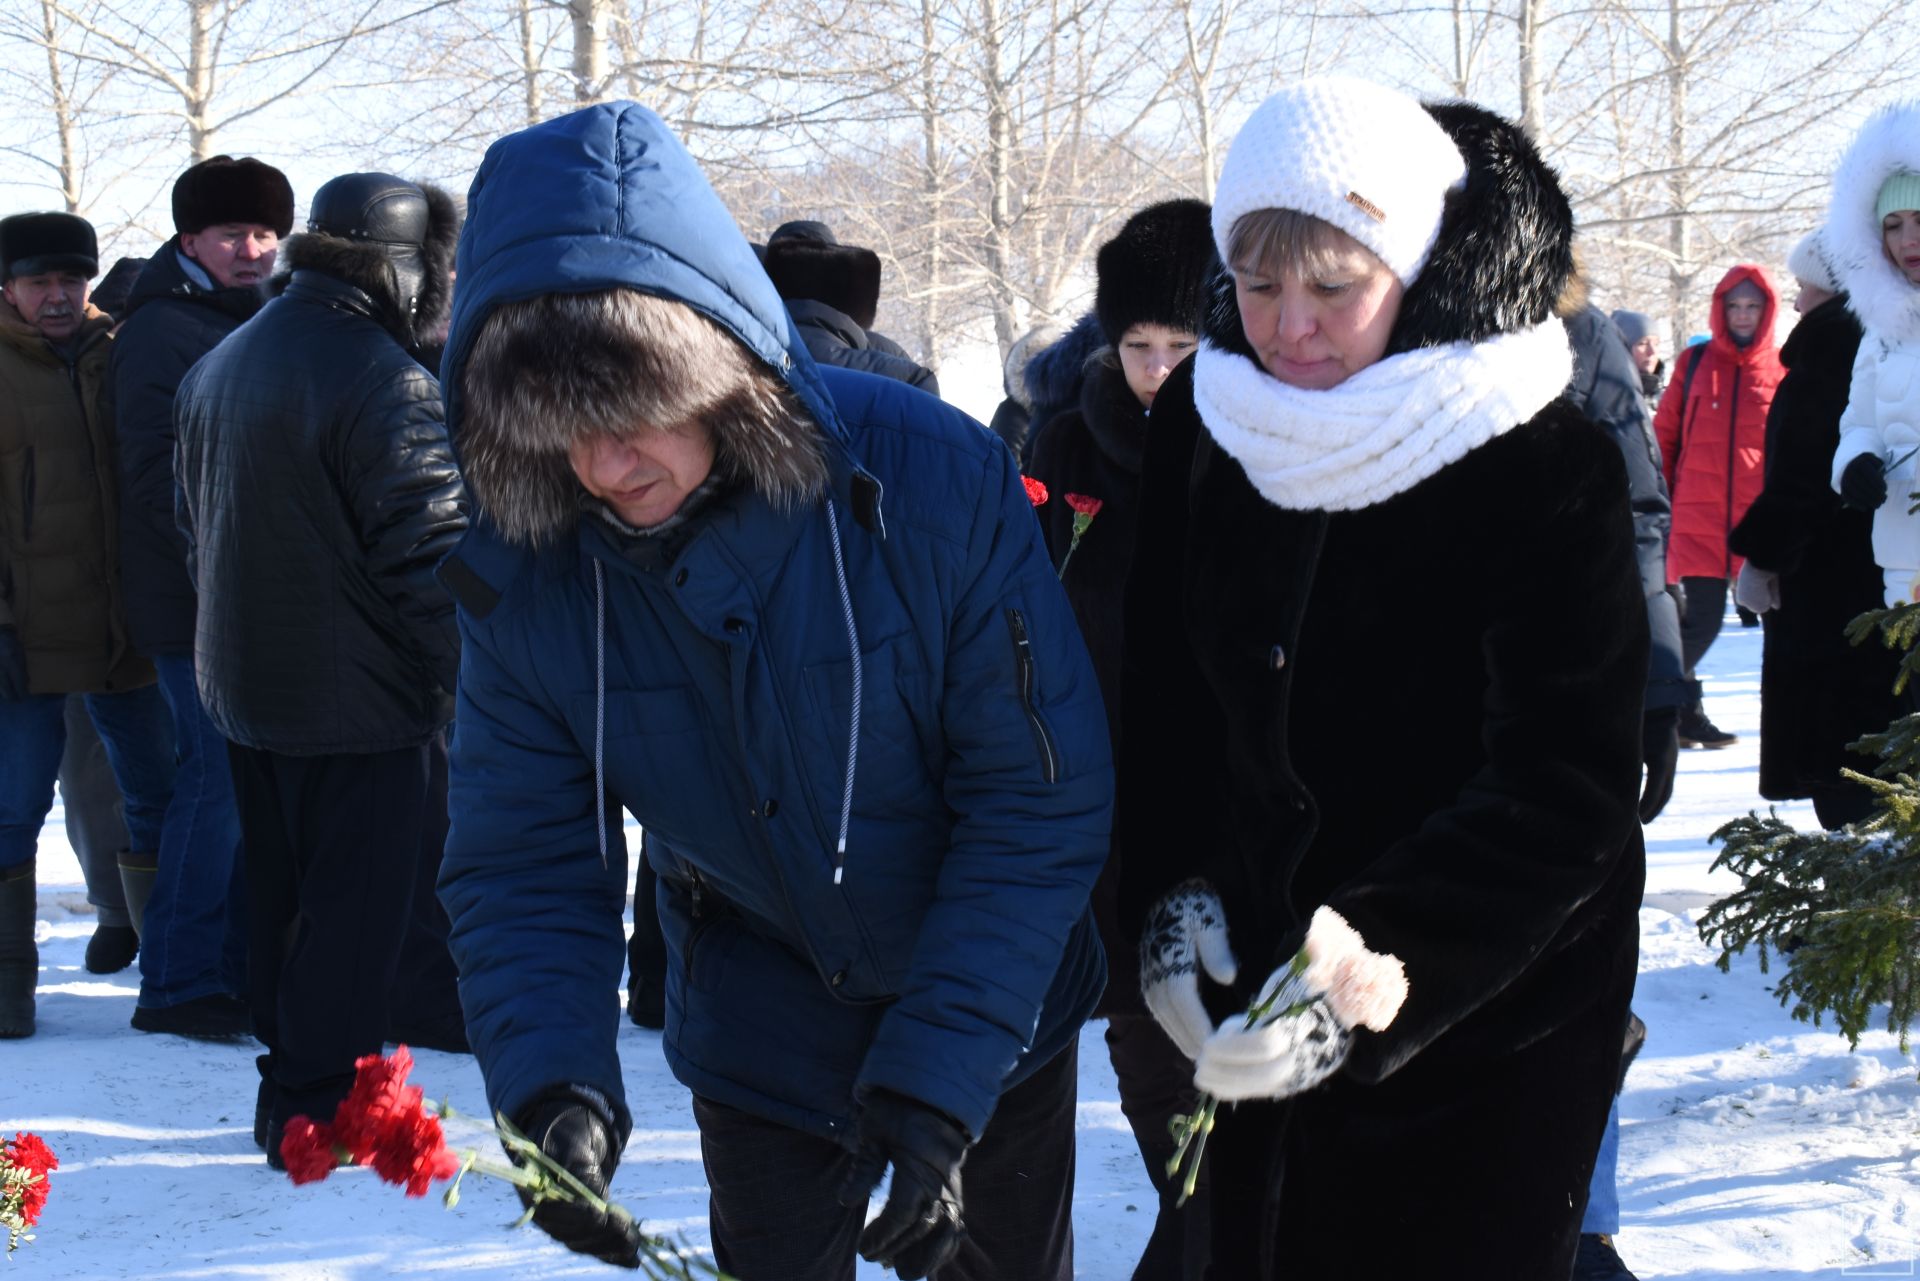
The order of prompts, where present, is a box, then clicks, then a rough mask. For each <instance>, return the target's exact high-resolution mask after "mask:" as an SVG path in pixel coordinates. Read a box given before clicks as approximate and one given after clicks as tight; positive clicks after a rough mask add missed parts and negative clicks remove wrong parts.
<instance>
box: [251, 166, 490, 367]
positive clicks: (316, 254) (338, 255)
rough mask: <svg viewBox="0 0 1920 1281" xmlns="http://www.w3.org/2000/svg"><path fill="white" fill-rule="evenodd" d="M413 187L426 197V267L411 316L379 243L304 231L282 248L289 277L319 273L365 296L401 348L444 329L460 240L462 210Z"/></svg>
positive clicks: (428, 187)
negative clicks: (397, 339) (375, 308)
mask: <svg viewBox="0 0 1920 1281" xmlns="http://www.w3.org/2000/svg"><path fill="white" fill-rule="evenodd" d="M415 185H417V186H418V187H419V188H420V190H421V192H422V193H423V194H424V195H425V196H426V198H427V240H426V243H425V244H424V245H422V246H421V249H420V254H421V258H422V259H423V260H424V262H425V268H426V269H425V273H424V275H423V277H422V280H421V285H420V294H419V296H418V297H417V298H416V299H414V306H413V314H412V316H411V317H409V316H408V313H407V306H406V300H405V299H403V298H401V297H400V283H399V279H398V277H397V276H396V275H395V273H394V270H393V260H392V259H391V258H389V257H388V256H387V251H386V250H385V249H383V248H381V247H380V246H379V245H377V244H371V243H363V242H360V241H355V240H346V239H343V238H342V237H339V236H329V235H325V234H323V233H320V232H312V231H303V232H301V233H300V234H299V235H297V236H292V237H290V238H288V240H287V243H286V244H285V245H283V246H282V247H281V249H280V265H281V266H282V267H284V268H285V269H286V273H287V275H288V276H291V275H292V274H293V273H294V272H296V271H317V272H319V273H321V274H322V275H325V276H332V277H333V278H334V279H336V280H342V281H345V282H346V283H347V284H349V285H352V286H353V287H354V288H355V289H358V290H359V291H360V292H361V293H364V294H366V295H367V297H369V298H371V299H372V300H373V303H374V306H376V307H377V308H379V310H380V314H381V316H382V318H383V319H384V321H385V323H386V325H387V327H388V328H389V329H391V330H392V331H393V333H394V335H395V337H397V338H399V339H400V341H401V343H402V345H411V344H412V343H413V342H414V341H415V340H416V339H417V338H418V337H420V336H423V335H428V334H435V333H438V332H440V331H441V330H442V329H443V328H444V327H445V326H446V324H447V313H448V311H449V309H450V306H451V304H452V301H453V255H454V250H455V248H456V247H457V246H458V244H459V241H460V212H459V209H458V208H457V207H456V206H455V204H454V201H453V197H452V196H451V195H449V194H448V193H447V192H445V191H443V190H442V189H441V188H439V187H436V186H433V185H432V184H431V183H425V182H422V183H417V184H415Z"/></svg>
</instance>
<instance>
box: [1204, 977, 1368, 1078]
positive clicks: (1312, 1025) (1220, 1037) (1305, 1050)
mask: <svg viewBox="0 0 1920 1281" xmlns="http://www.w3.org/2000/svg"><path fill="white" fill-rule="evenodd" d="M1276 985H1277V987H1278V993H1279V994H1278V996H1277V997H1276V999H1275V1000H1274V1002H1273V1005H1272V1010H1271V1012H1270V1013H1269V1014H1267V1015H1266V1016H1265V1017H1264V1018H1262V1019H1261V1020H1260V1021H1259V1022H1257V1023H1255V1024H1254V1025H1253V1026H1252V1027H1248V1026H1247V1020H1246V1019H1245V1018H1244V1017H1242V1016H1238V1015H1236V1016H1235V1017H1233V1018H1230V1019H1228V1020H1227V1021H1226V1022H1224V1023H1222V1024H1221V1025H1220V1028H1219V1030H1218V1031H1216V1032H1215V1033H1214V1034H1213V1035H1212V1036H1209V1037H1208V1038H1207V1040H1206V1043H1205V1044H1204V1045H1202V1046H1201V1047H1200V1053H1199V1055H1198V1056H1196V1059H1195V1062H1194V1073H1193V1083H1194V1084H1195V1085H1197V1086H1199V1087H1200V1088H1201V1089H1202V1090H1205V1091H1206V1092H1207V1093H1209V1094H1211V1095H1213V1096H1214V1097H1216V1098H1220V1099H1226V1100H1228V1101H1235V1100H1239V1099H1284V1098H1287V1097H1289V1096H1291V1095H1295V1094H1300V1093H1303V1092H1305V1091H1307V1090H1311V1089H1312V1088H1313V1087H1314V1086H1316V1085H1318V1084H1320V1082H1322V1081H1324V1080H1326V1079H1327V1078H1328V1077H1330V1076H1332V1075H1333V1074H1334V1073H1335V1072H1337V1071H1339V1069H1340V1065H1341V1064H1342V1063H1344V1062H1346V1058H1347V1052H1348V1051H1349V1050H1351V1049H1352V1048H1353V1033H1352V1032H1351V1031H1350V1030H1349V1029H1348V1028H1347V1027H1346V1026H1345V1025H1344V1024H1342V1023H1341V1022H1340V1020H1339V1018H1338V1017H1336V1016H1335V1014H1334V1012H1333V1007H1332V1006H1331V1005H1329V1004H1327V1001H1326V999H1325V998H1324V997H1322V996H1318V995H1314V994H1312V993H1311V992H1310V991H1309V989H1308V987H1307V985H1306V983H1305V982H1304V981H1303V980H1302V979H1301V977H1300V976H1299V975H1298V974H1295V973H1293V972H1292V970H1291V968H1283V969H1279V970H1275V971H1274V972H1273V974H1272V976H1271V977H1269V978H1268V979H1267V986H1266V988H1265V989H1263V992H1264V991H1273V990H1274V989H1275V987H1276Z"/></svg>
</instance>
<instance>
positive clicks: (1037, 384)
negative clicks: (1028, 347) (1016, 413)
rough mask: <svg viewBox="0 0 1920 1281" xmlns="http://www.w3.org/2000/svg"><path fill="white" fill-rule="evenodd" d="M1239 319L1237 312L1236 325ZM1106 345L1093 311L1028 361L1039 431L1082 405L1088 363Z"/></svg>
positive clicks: (1031, 398) (1032, 404)
mask: <svg viewBox="0 0 1920 1281" xmlns="http://www.w3.org/2000/svg"><path fill="white" fill-rule="evenodd" d="M1238 317H1239V313H1237V312H1236V313H1235V320H1236V322H1237V320H1238ZM1106 342H1107V340H1106V339H1105V338H1104V337H1103V336H1102V335H1101V333H1100V317H1099V316H1097V315H1095V314H1094V313H1093V312H1091V311H1089V312H1088V313H1086V315H1084V316H1082V317H1080V319H1078V320H1076V321H1074V322H1073V328H1071V329H1069V330H1067V332H1066V333H1064V334H1062V335H1060V337H1058V338H1056V339H1055V340H1054V341H1052V342H1050V343H1048V344H1047V345H1046V346H1045V347H1042V348H1041V349H1040V350H1039V351H1037V352H1034V353H1033V354H1032V355H1031V356H1030V357H1028V359H1027V365H1026V383H1027V397H1028V400H1029V402H1030V403H1029V404H1028V406H1027V407H1028V408H1029V409H1031V410H1032V411H1033V415H1034V423H1033V425H1034V427H1035V429H1036V430H1037V429H1038V428H1040V427H1041V426H1044V425H1045V423H1046V420H1047V418H1050V417H1052V416H1053V415H1054V414H1058V413H1062V412H1064V411H1066V410H1068V409H1071V408H1073V407H1074V406H1075V405H1078V404H1079V403H1080V384H1081V383H1083V382H1085V381H1086V378H1087V362H1088V361H1089V360H1091V359H1092V358H1093V355H1094V353H1095V352H1097V351H1099V350H1100V349H1101V348H1102V347H1104V346H1106Z"/></svg>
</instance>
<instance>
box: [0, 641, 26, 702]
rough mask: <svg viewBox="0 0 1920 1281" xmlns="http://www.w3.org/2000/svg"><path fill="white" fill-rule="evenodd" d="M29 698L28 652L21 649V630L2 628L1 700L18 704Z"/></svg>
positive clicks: (0, 659) (0, 644)
mask: <svg viewBox="0 0 1920 1281" xmlns="http://www.w3.org/2000/svg"><path fill="white" fill-rule="evenodd" d="M26 696H27V651H26V650H24V649H22V648H21V647H20V629H19V628H17V627H0V699H5V700H6V701H7V702H9V703H17V702H19V701H20V700H21V699H23V698H25V697H26Z"/></svg>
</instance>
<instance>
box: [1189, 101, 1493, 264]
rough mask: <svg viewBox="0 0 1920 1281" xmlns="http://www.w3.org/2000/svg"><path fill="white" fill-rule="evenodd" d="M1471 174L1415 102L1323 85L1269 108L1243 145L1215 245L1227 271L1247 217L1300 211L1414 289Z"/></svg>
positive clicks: (1244, 132)
mask: <svg viewBox="0 0 1920 1281" xmlns="http://www.w3.org/2000/svg"><path fill="white" fill-rule="evenodd" d="M1466 174H1467V163H1466V161H1465V160H1464V159H1463V158H1462V157H1461V155H1460V149H1459V148H1458V147H1456V146H1455V145H1454V143H1453V139H1451V138H1449V137H1448V136H1447V134H1446V131H1445V130H1443V129H1442V128H1441V127H1440V126H1439V124H1437V123H1436V122H1435V121H1434V119H1433V117H1432V116H1430V115H1428V114H1427V113H1426V110H1425V109H1424V108H1422V107H1421V105H1420V104H1419V103H1418V102H1415V101H1414V100H1413V99H1412V98H1409V97H1407V96H1406V95H1405V94H1403V93H1400V92H1398V91H1396V90H1393V89H1388V88H1384V87H1383V86H1380V85H1376V84H1372V83H1369V82H1368V81H1365V80H1355V79H1353V78H1351V77H1348V76H1316V77H1314V78H1312V79H1309V80H1302V81H1300V82H1299V83H1297V84H1294V85H1290V86H1289V87H1287V88H1285V89H1282V90H1281V91H1280V92H1278V93H1276V94H1274V95H1273V96H1272V97H1271V98H1268V99H1267V100H1266V101H1265V102H1263V103H1261V104H1260V106H1259V107H1258V108H1257V109H1255V111H1254V113H1253V115H1251V116H1249V117H1248V118H1247V123H1246V125H1245V126H1244V127H1242V128H1241V130H1240V132H1239V134H1238V135H1237V136H1236V137H1235V138H1234V140H1233V146H1232V147H1231V148H1230V149H1229V150H1228V152H1227V162H1226V164H1224V165H1223V166H1221V170H1220V183H1219V189H1218V190H1217V191H1216V192H1215V193H1214V197H1213V242H1214V245H1215V247H1216V248H1218V249H1219V250H1220V259H1221V261H1222V262H1227V261H1228V258H1227V241H1228V240H1229V238H1230V237H1231V236H1232V234H1233V224H1234V223H1235V222H1237V221H1239V219H1240V218H1241V216H1242V215H1244V214H1249V213H1252V212H1254V211H1255V210H1259V209H1293V210H1297V211H1299V212H1301V213H1307V214H1312V215H1313V216H1314V217H1316V218H1320V219H1323V220H1324V221H1326V222H1330V223H1332V224H1333V225H1334V226H1336V227H1338V228H1339V229H1340V230H1342V231H1344V232H1346V233H1347V234H1348V235H1349V236H1352V237H1353V238H1354V239H1355V240H1357V241H1359V242H1360V243H1361V244H1363V245H1365V246H1366V247H1367V248H1368V249H1371V250H1372V251H1373V252H1374V254H1375V255H1376V256H1377V257H1378V258H1379V259H1380V261H1381V262H1384V263H1385V264H1387V266H1388V268H1390V269H1391V270H1392V272H1393V274H1394V275H1395V276H1397V277H1399V279H1400V283H1401V284H1403V285H1410V284H1412V283H1413V281H1414V278H1415V277H1417V276H1418V275H1419V274H1420V269H1421V268H1422V267H1424V266H1426V264H1427V255H1428V254H1429V253H1431V252H1432V251H1433V242H1434V238H1435V237H1436V236H1438V235H1439V233H1440V215H1441V212H1442V210H1443V208H1444V206H1445V202H1446V196H1447V192H1449V191H1451V190H1452V189H1453V188H1454V187H1457V186H1459V185H1460V183H1461V182H1462V180H1464V179H1465V178H1466Z"/></svg>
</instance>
